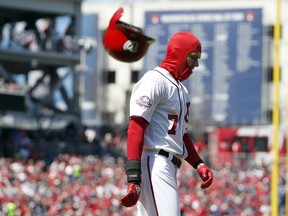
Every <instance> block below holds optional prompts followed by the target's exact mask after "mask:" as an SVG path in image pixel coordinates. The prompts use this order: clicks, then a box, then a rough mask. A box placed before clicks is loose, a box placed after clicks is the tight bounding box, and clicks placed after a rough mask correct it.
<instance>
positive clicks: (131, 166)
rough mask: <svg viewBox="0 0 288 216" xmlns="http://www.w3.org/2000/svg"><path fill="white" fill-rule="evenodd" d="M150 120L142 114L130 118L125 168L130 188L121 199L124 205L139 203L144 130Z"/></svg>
mask: <svg viewBox="0 0 288 216" xmlns="http://www.w3.org/2000/svg"><path fill="white" fill-rule="evenodd" d="M148 124H149V123H148V122H147V121H146V120H145V119H144V118H142V117H140V116H132V117H131V118H130V122H129V126H128V131H127V159H128V160H127V162H126V165H125V170H126V174H127V181H128V189H127V193H126V195H125V196H124V197H122V198H121V199H120V203H121V205H123V206H126V207H130V206H133V205H135V204H136V203H137V201H138V199H139V195H140V191H141V162H140V160H141V155H142V151H143V144H144V132H145V130H146V128H147V126H148Z"/></svg>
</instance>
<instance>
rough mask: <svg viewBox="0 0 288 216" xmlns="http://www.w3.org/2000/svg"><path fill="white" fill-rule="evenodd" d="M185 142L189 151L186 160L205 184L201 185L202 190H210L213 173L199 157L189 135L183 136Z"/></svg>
mask: <svg viewBox="0 0 288 216" xmlns="http://www.w3.org/2000/svg"><path fill="white" fill-rule="evenodd" d="M183 141H184V143H185V146H186V149H187V151H188V156H187V157H186V158H185V160H186V161H187V162H188V163H189V164H190V165H191V166H192V167H194V168H195V169H197V172H198V174H199V176H200V177H201V179H202V180H203V182H202V183H201V188H202V189H206V188H208V187H209V186H210V185H211V184H212V182H213V173H212V172H211V170H210V169H209V168H208V167H207V166H206V165H205V164H204V162H203V160H202V159H201V157H200V156H199V154H198V152H197V151H196V149H195V147H194V143H193V141H192V140H191V138H190V136H189V135H188V133H185V134H184V136H183Z"/></svg>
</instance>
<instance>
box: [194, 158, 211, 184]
mask: <svg viewBox="0 0 288 216" xmlns="http://www.w3.org/2000/svg"><path fill="white" fill-rule="evenodd" d="M197 172H198V175H199V176H200V177H201V179H202V180H203V182H202V183H201V189H206V188H208V187H209V186H210V185H211V184H212V182H213V173H212V172H211V170H210V169H209V168H208V167H207V166H206V165H205V164H204V163H201V164H199V165H198V167H197Z"/></svg>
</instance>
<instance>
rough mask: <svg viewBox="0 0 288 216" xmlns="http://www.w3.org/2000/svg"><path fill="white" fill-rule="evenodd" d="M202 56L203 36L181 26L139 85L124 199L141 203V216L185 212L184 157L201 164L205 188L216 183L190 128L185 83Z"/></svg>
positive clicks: (132, 107) (132, 115)
mask: <svg viewBox="0 0 288 216" xmlns="http://www.w3.org/2000/svg"><path fill="white" fill-rule="evenodd" d="M200 58H201V44H200V41H199V39H198V38H197V37H196V36H195V35H194V34H192V33H190V32H178V33H176V34H174V35H173V36H172V37H171V38H170V40H169V42H168V46H167V51H166V57H165V59H164V60H163V61H162V62H161V63H160V65H159V66H158V67H156V68H154V69H152V70H150V71H148V72H147V73H145V75H144V76H143V77H142V78H141V79H140V80H139V81H138V83H136V85H135V86H134V89H133V92H132V95H131V99H130V123H129V127H128V131H127V136H128V137H127V162H126V164H125V170H126V174H127V180H128V189H127V193H126V195H124V196H123V197H122V198H121V199H120V203H121V205H123V206H126V207H130V206H133V205H135V204H136V203H137V209H138V214H137V215H139V216H140V215H141V216H154V215H155V216H158V215H160V216H177V215H180V207H179V198H178V188H177V170H178V169H179V168H180V167H181V163H182V161H183V160H186V161H187V162H188V163H189V164H190V165H191V166H192V167H194V168H195V169H196V170H197V173H198V174H199V176H200V177H201V179H202V180H203V182H202V183H201V188H202V189H206V188H208V187H209V186H210V185H211V184H212V181H213V174H212V172H211V170H210V169H209V168H208V167H207V166H206V165H205V164H204V162H203V160H202V159H201V158H200V156H199V154H198V153H197V151H196V150H195V148H194V145H193V142H192V140H191V138H190V137H189V135H188V133H187V123H188V116H189V106H190V98H189V94H188V91H187V89H186V87H185V86H184V85H183V84H182V83H181V82H182V81H183V80H185V79H187V78H188V77H189V76H190V75H191V74H192V70H193V68H194V67H198V60H199V59H200Z"/></svg>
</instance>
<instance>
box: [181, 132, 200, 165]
mask: <svg viewBox="0 0 288 216" xmlns="http://www.w3.org/2000/svg"><path fill="white" fill-rule="evenodd" d="M183 141H184V143H185V146H186V149H187V151H188V156H187V157H186V158H185V160H186V161H187V162H188V163H189V164H190V165H191V166H192V167H194V168H195V169H196V168H197V166H198V165H199V164H200V163H203V160H202V159H201V158H200V156H199V154H198V152H197V151H196V149H195V147H194V143H193V141H192V140H191V138H190V136H189V135H188V134H187V133H185V134H184V136H183Z"/></svg>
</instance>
